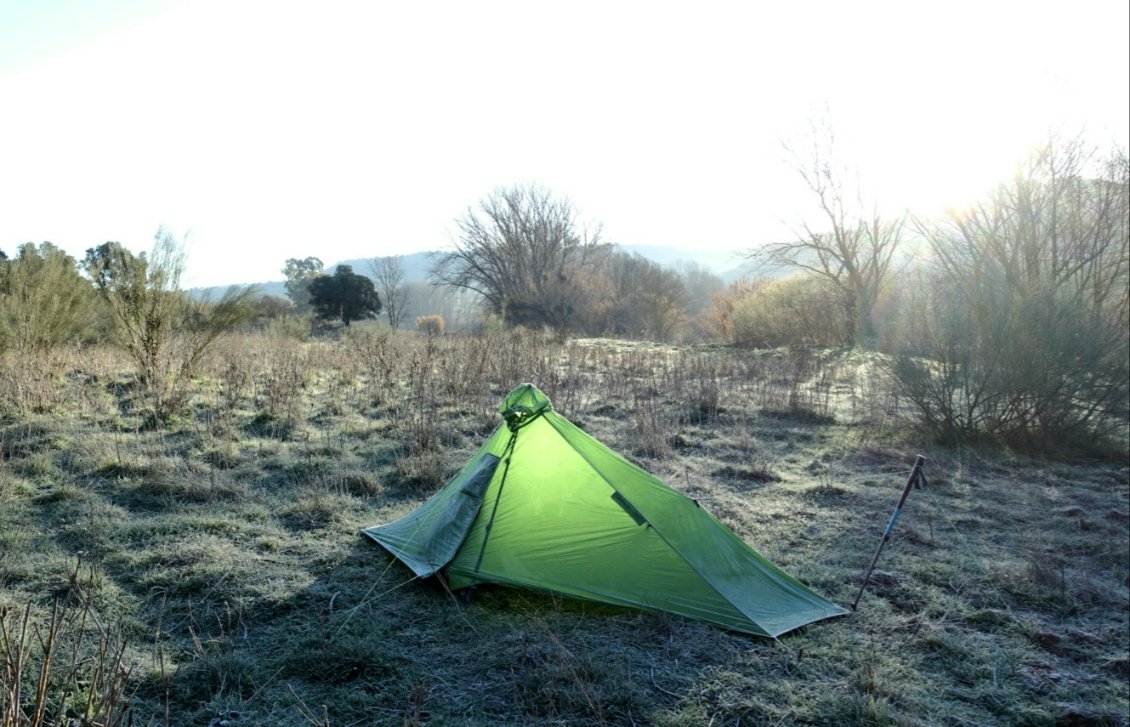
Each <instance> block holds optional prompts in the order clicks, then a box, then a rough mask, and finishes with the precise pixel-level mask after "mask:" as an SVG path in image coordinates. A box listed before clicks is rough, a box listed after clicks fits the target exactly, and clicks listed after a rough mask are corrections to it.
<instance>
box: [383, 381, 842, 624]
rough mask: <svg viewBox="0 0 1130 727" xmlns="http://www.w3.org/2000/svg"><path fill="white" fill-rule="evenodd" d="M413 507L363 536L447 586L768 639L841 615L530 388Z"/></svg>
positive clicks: (509, 401)
mask: <svg viewBox="0 0 1130 727" xmlns="http://www.w3.org/2000/svg"><path fill="white" fill-rule="evenodd" d="M499 410H500V412H501V413H502V416H503V417H504V418H505V420H506V425H505V426H499V428H498V429H497V430H495V432H494V434H492V435H491V437H490V439H488V440H487V441H486V443H485V444H483V446H482V447H480V448H479V451H478V452H476V453H475V455H474V456H473V457H472V458H471V459H470V461H469V462H467V464H466V465H465V466H464V467H463V469H462V470H460V471H459V472H458V473H457V474H456V475H455V476H454V477H452V478H451V480H449V481H448V482H447V484H446V485H444V487H443V488H442V489H441V490H440V491H439V492H437V493H436V494H435V495H433V496H432V497H431V498H430V499H429V500H428V501H427V502H425V503H424V504H423V505H421V506H420V508H419V509H417V510H416V511H415V512H413V513H411V514H409V515H407V516H405V517H403V518H401V519H400V520H397V521H395V522H392V523H389V524H387V525H381V526H379V527H372V528H368V529H366V530H365V531H364V532H365V533H366V534H367V535H369V536H370V537H371V538H373V539H374V540H376V541H377V542H378V543H380V544H381V545H383V546H384V547H385V548H387V549H388V550H389V551H390V552H391V553H392V554H393V555H395V556H396V557H397V558H399V559H400V560H402V561H404V563H406V564H407V565H408V567H409V568H411V569H412V570H413V571H414V572H415V573H416V575H418V576H421V577H426V576H430V575H432V574H434V573H436V572H437V571H439V570H441V569H446V576H447V578H448V581H449V583H450V585H451V587H452V588H453V589H459V588H465V587H467V586H471V585H474V584H476V583H500V584H505V585H511V586H521V587H526V588H537V589H542V590H546V591H553V592H556V593H562V594H567V595H570V596H576V597H578V598H586V599H590V600H593V601H601V602H603V603H611V604H616V605H619V606H627V607H630V608H640V609H647V610H654V611H669V612H672V613H677V614H681V615H683V616H688V617H690V618H695V619H700V620H702V621H707V622H709V623H713V624H717V625H719V626H723V627H725V628H728V629H733V630H735V631H742V632H745V633H750V634H757V635H759V636H769V637H776V636H779V635H780V634H783V633H785V632H786V631H790V630H792V629H795V628H798V627H800V626H803V625H804V624H807V623H811V622H812V621H817V620H819V619H823V618H828V617H830V616H838V615H841V614H844V613H847V611H846V609H844V608H842V607H840V606H838V605H836V604H834V603H832V602H831V601H828V600H826V599H824V598H822V597H821V596H819V595H818V594H816V593H814V592H813V591H811V590H810V589H808V588H807V587H806V586H804V585H803V584H801V583H800V582H799V581H797V580H796V579H795V578H793V577H792V576H790V575H788V574H787V573H785V572H784V571H782V570H781V569H780V568H778V567H776V566H775V565H773V564H772V563H770V562H769V561H767V560H766V559H764V558H762V557H761V556H760V555H758V554H757V553H756V552H754V551H753V549H751V548H750V547H749V546H748V545H746V544H745V543H744V542H742V540H741V539H740V538H738V537H737V536H736V535H734V534H733V533H732V532H731V531H730V530H729V529H728V528H726V526H724V525H722V523H720V522H718V520H716V519H715V518H714V517H713V516H712V515H710V514H709V513H708V512H706V510H703V509H702V508H701V507H699V505H698V503H697V502H696V501H695V500H693V499H691V498H689V497H687V496H686V495H683V494H681V493H679V492H676V491H675V490H672V489H671V488H669V487H667V486H666V485H664V484H663V483H662V482H660V481H659V480H657V479H656V478H654V477H652V476H651V475H649V474H648V473H647V472H645V471H643V470H642V469H640V468H639V467H637V466H636V465H634V464H632V463H631V462H629V461H628V460H626V459H624V458H623V457H621V456H620V455H618V454H616V453H615V452H613V451H612V450H610V449H608V448H607V447H605V446H604V445H603V444H601V443H600V442H597V441H596V440H595V439H593V438H592V437H590V436H589V435H588V434H586V433H585V432H583V431H581V430H580V429H578V428H577V427H576V426H574V425H573V424H571V423H570V422H569V421H568V420H566V419H565V418H564V417H562V416H561V415H559V414H558V413H557V412H555V411H554V410H553V406H552V405H551V404H550V402H549V399H548V398H547V397H546V396H545V394H543V393H542V392H541V391H539V390H538V389H537V387H535V386H533V385H532V384H523V385H521V386H519V387H517V388H516V389H514V390H513V391H512V392H510V395H509V396H507V397H506V400H505V401H504V402H503V403H502V405H501V406H500V408H499Z"/></svg>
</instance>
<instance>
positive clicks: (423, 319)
mask: <svg viewBox="0 0 1130 727" xmlns="http://www.w3.org/2000/svg"><path fill="white" fill-rule="evenodd" d="M416 330H417V331H419V332H420V333H423V334H425V335H428V336H442V335H443V316H441V315H431V316H417V317H416Z"/></svg>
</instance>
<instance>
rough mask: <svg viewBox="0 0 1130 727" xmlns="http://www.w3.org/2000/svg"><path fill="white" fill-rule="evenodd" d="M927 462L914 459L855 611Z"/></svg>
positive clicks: (868, 570) (853, 604)
mask: <svg viewBox="0 0 1130 727" xmlns="http://www.w3.org/2000/svg"><path fill="white" fill-rule="evenodd" d="M924 464H926V458H925V457H923V456H922V455H918V457H917V459H915V460H914V469H912V470H910V477H908V478H907V479H906V487H904V488H903V489H902V497H900V498H899V502H898V504H897V505H895V511H894V512H893V513H891V521H890V522H889V523H887V529H886V530H884V531H883V539H882V540H880V541H879V547H878V548H876V549H875V556H874V557H873V558H871V565H869V566H868V567H867V574H866V575H865V576H863V585H862V586H860V587H859V593H858V594H856V596H855V600H854V601H852V604H851V610H852V611H854V610H855V607H856V606H858V605H859V599H861V598H863V591H864V590H866V588H867V583H868V582H869V581H870V580H871V573H872V572H874V570H875V564H876V563H877V562H879V554H880V553H882V552H883V548H884V547H885V546H886V544H887V541H889V540H890V539H891V531H892V530H894V529H895V521H896V520H898V519H899V513H901V512H902V505H903V503H904V502H906V498H907V497H908V496H909V495H910V488H912V487H914V486H915V485H916V484H918V481H919V479H920V478H922V465H924Z"/></svg>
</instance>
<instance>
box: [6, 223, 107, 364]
mask: <svg viewBox="0 0 1130 727" xmlns="http://www.w3.org/2000/svg"><path fill="white" fill-rule="evenodd" d="M96 321H97V319H96V305H95V294H94V291H93V289H92V288H91V286H90V282H89V281H87V280H85V279H84V278H83V277H82V276H81V275H80V274H79V271H78V267H77V263H76V262H75V259H74V258H72V257H71V256H70V255H67V254H66V253H65V252H63V251H62V250H60V249H59V248H57V247H55V246H54V245H52V244H51V243H49V242H45V243H43V244H41V245H39V247H38V248H37V247H36V246H35V245H32V244H31V243H28V244H26V245H23V246H21V247H20V248H19V251H18V252H17V253H16V257H15V258H13V259H11V260H8V259H6V258H0V350H3V349H5V348H12V349H14V350H15V351H16V352H17V353H19V354H26V353H28V352H30V351H33V350H36V351H42V350H46V349H48V348H50V347H52V346H55V345H58V344H61V343H65V342H68V341H75V340H89V339H90V338H91V337H92V335H91V334H92V333H94V332H96V328H97V326H96Z"/></svg>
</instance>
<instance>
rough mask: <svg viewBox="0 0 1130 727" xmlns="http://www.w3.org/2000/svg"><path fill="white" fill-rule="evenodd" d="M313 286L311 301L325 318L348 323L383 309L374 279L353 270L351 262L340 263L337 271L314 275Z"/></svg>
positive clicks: (373, 314) (374, 314)
mask: <svg viewBox="0 0 1130 727" xmlns="http://www.w3.org/2000/svg"><path fill="white" fill-rule="evenodd" d="M309 290H310V304H311V305H312V306H313V308H314V312H315V313H317V315H318V317H319V318H321V319H323V320H334V319H338V320H340V321H341V322H342V323H344V324H345V325H346V326H348V325H349V324H350V323H352V322H353V321H359V320H363V319H365V318H373V317H374V316H376V315H377V314H378V313H380V312H381V299H380V296H378V295H377V291H376V289H375V288H374V287H373V281H372V280H369V279H368V278H367V277H365V276H364V275H358V274H357V273H355V272H353V268H352V267H350V266H349V265H338V266H337V270H336V271H335V272H334V274H333V275H320V276H318V277H316V278H314V279H313V280H312V281H310V285H309Z"/></svg>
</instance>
